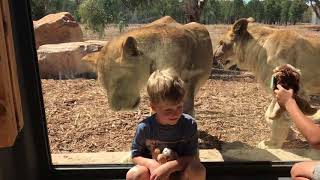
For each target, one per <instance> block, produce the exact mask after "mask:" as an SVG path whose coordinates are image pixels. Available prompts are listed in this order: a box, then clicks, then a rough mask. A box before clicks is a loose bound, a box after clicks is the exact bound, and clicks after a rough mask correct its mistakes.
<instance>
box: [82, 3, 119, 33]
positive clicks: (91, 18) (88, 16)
mask: <svg viewBox="0 0 320 180" xmlns="http://www.w3.org/2000/svg"><path fill="white" fill-rule="evenodd" d="M79 16H80V17H81V21H82V22H83V23H85V24H86V25H87V26H88V27H89V28H90V29H92V30H94V31H95V32H98V33H99V34H100V35H102V34H103V32H104V28H105V25H106V24H107V23H108V21H111V20H112V18H113V17H112V16H110V14H107V13H106V12H105V9H104V1H103V0H85V1H83V2H82V3H81V5H80V7H79Z"/></svg>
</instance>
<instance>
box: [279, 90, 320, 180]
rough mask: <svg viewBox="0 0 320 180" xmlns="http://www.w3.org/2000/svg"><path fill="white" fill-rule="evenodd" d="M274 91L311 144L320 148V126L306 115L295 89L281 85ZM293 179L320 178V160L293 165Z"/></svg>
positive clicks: (317, 179) (307, 179)
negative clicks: (296, 97) (299, 104)
mask: <svg viewBox="0 0 320 180" xmlns="http://www.w3.org/2000/svg"><path fill="white" fill-rule="evenodd" d="M277 88H278V89H276V90H275V91H274V92H275V94H276V98H277V101H278V103H279V105H280V106H281V107H283V108H285V109H286V111H287V112H288V114H289V116H290V117H291V119H292V120H293V122H294V123H295V125H296V127H297V128H298V130H299V131H300V132H301V134H302V135H303V136H304V137H305V138H306V139H307V141H308V142H309V144H310V145H311V146H313V147H314V148H316V149H320V127H319V126H318V125H316V124H314V122H313V121H312V120H311V119H310V118H308V117H307V116H305V115H304V114H303V113H302V112H301V110H300V109H299V107H298V105H297V103H296V101H295V100H294V98H293V97H292V95H293V90H292V89H290V90H286V89H284V88H283V87H282V86H281V85H278V86H277ZM291 177H292V179H293V180H320V161H309V162H300V163H296V164H294V165H293V167H292V169H291Z"/></svg>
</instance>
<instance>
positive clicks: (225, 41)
mask: <svg viewBox="0 0 320 180" xmlns="http://www.w3.org/2000/svg"><path fill="white" fill-rule="evenodd" d="M253 21H254V19H253V18H248V19H245V18H243V19H239V20H237V21H236V22H235V23H234V24H233V26H232V28H231V30H229V31H228V32H227V33H226V34H225V35H224V36H223V37H222V38H221V39H220V41H219V43H218V45H217V48H216V49H215V51H214V60H215V61H218V62H220V63H221V64H222V65H223V66H224V68H225V69H228V68H230V67H231V66H233V65H235V64H238V63H239V60H240V59H239V57H236V55H237V51H239V49H237V43H241V41H242V40H243V39H244V38H245V37H247V34H248V32H247V27H248V23H249V22H253Z"/></svg>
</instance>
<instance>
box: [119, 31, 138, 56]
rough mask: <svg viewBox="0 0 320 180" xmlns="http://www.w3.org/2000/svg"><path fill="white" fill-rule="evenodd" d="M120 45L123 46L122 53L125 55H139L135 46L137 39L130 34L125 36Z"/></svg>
mask: <svg viewBox="0 0 320 180" xmlns="http://www.w3.org/2000/svg"><path fill="white" fill-rule="evenodd" d="M122 47H123V53H124V54H125V55H129V56H138V55H139V51H138V48H137V41H136V40H135V39H134V38H133V37H131V36H129V37H127V38H126V39H125V40H124V41H123V44H122Z"/></svg>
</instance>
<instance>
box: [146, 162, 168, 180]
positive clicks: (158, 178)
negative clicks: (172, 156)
mask: <svg viewBox="0 0 320 180" xmlns="http://www.w3.org/2000/svg"><path fill="white" fill-rule="evenodd" d="M170 174H171V172H170V168H169V167H168V166H167V165H166V163H165V164H163V165H161V166H160V167H158V168H157V169H155V170H154V171H153V172H151V174H150V180H162V179H169V176H170Z"/></svg>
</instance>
